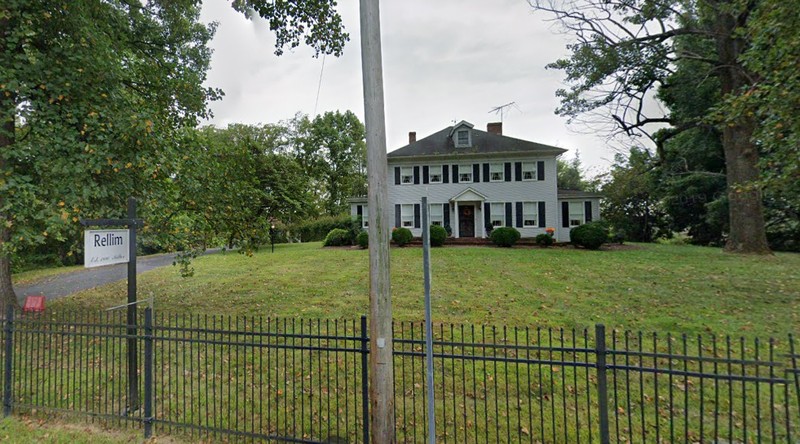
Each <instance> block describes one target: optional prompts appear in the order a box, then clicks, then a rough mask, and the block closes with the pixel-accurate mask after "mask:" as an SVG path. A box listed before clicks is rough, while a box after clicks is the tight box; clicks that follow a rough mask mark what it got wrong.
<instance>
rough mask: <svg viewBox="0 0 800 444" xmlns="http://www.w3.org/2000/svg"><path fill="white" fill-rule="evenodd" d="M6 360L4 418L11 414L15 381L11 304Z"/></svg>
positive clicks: (6, 327) (10, 306)
mask: <svg viewBox="0 0 800 444" xmlns="http://www.w3.org/2000/svg"><path fill="white" fill-rule="evenodd" d="M5 334H6V337H5V353H6V354H5V359H4V360H3V361H5V362H4V364H5V366H4V371H3V378H4V380H3V416H8V415H10V414H11V387H12V384H11V382H12V380H13V379H14V375H13V374H12V371H13V368H14V367H13V365H12V364H13V362H14V361H13V358H14V306H13V305H11V304H9V305H8V308H7V309H6V326H5Z"/></svg>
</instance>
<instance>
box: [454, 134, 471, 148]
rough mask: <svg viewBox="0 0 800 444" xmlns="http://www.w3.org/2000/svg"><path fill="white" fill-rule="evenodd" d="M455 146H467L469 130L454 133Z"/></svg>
mask: <svg viewBox="0 0 800 444" xmlns="http://www.w3.org/2000/svg"><path fill="white" fill-rule="evenodd" d="M456 146H469V130H458V131H456Z"/></svg>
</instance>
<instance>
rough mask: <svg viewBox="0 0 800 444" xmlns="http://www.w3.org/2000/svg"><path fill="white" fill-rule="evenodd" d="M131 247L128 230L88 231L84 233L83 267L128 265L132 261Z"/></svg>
mask: <svg viewBox="0 0 800 444" xmlns="http://www.w3.org/2000/svg"><path fill="white" fill-rule="evenodd" d="M129 245H130V244H129V238H128V230H86V231H84V232H83V254H84V259H83V264H84V265H83V266H84V267H86V268H91V267H100V266H103V265H111V264H122V263H126V262H128V260H130V256H129V254H128V252H129V250H130V247H129Z"/></svg>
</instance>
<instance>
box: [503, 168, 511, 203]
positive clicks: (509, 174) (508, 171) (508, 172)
mask: <svg viewBox="0 0 800 444" xmlns="http://www.w3.org/2000/svg"><path fill="white" fill-rule="evenodd" d="M504 176H505V178H506V182H511V162H506V171H505V174H504ZM509 205H511V204H509Z"/></svg>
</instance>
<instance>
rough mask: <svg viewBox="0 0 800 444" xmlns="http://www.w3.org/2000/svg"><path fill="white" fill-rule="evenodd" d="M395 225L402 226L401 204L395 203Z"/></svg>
mask: <svg viewBox="0 0 800 444" xmlns="http://www.w3.org/2000/svg"><path fill="white" fill-rule="evenodd" d="M394 226H395V227H399V226H400V204H395V206H394Z"/></svg>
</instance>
